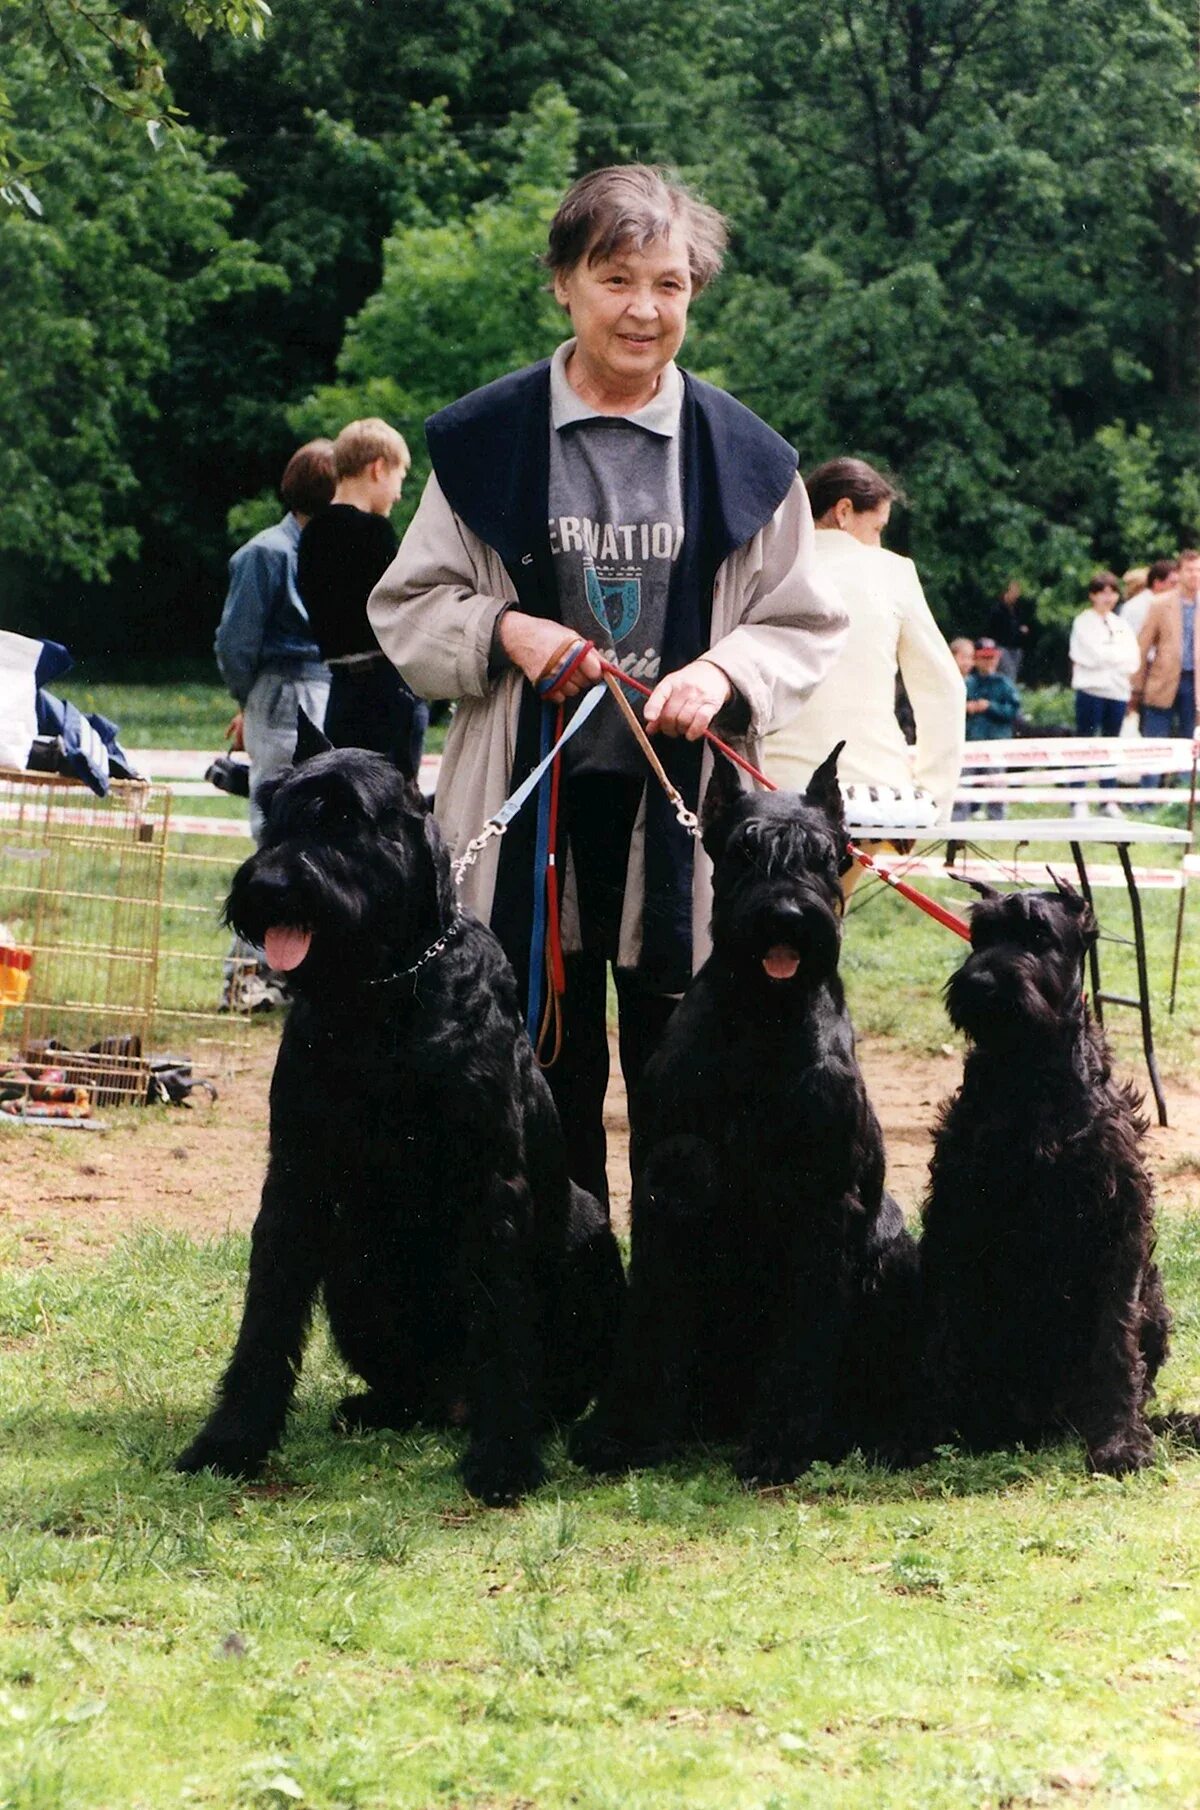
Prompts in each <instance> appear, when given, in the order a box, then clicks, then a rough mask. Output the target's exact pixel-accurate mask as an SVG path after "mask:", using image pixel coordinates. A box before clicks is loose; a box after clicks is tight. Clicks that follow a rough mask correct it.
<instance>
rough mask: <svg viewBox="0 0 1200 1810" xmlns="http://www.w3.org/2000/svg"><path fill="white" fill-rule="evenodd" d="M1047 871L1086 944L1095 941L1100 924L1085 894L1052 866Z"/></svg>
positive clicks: (1098, 933)
mask: <svg viewBox="0 0 1200 1810" xmlns="http://www.w3.org/2000/svg"><path fill="white" fill-rule="evenodd" d="M1046 872H1047V873H1048V874H1049V875H1050V878H1051V879H1052V880H1053V882H1054V890H1055V892H1056V893H1057V894H1058V896H1059V899H1060V900H1061V901H1062V903H1063V905H1064V906H1065V907H1066V909H1067V910H1068V911H1069V912H1070V913H1071V916H1072V917H1073V918H1074V919H1075V920H1076V928H1077V930H1078V931H1079V934H1080V936H1081V937H1082V938H1083V941H1084V946H1085V947H1087V946H1089V945H1090V944H1092V943H1094V942H1095V941H1096V940H1097V938H1098V937H1099V935H1100V926H1099V924H1098V923H1097V922H1096V917H1095V913H1094V912H1093V910H1092V908H1091V906H1090V905H1089V904H1088V902H1087V900H1086V899H1085V898H1084V896H1083V894H1082V893H1081V892H1079V891H1078V890H1077V888H1076V887H1074V886H1072V885H1071V882H1070V881H1069V880H1064V879H1063V877H1062V875H1061V874H1056V873H1055V871H1054V869H1053V868H1052V867H1048V868H1047V869H1046Z"/></svg>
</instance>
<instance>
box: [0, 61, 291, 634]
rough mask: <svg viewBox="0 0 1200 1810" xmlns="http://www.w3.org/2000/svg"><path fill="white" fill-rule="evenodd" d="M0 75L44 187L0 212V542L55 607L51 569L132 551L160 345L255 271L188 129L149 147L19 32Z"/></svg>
mask: <svg viewBox="0 0 1200 1810" xmlns="http://www.w3.org/2000/svg"><path fill="white" fill-rule="evenodd" d="M86 54H87V55H88V56H89V57H90V58H91V59H92V60H93V61H95V62H96V63H97V64H98V65H102V64H103V57H102V54H101V53H99V52H97V51H95V50H93V49H91V48H90V47H89V49H88V52H87V53H86ZM7 75H8V81H9V92H10V95H11V96H12V98H13V103H14V106H15V107H16V109H17V111H18V113H19V116H20V118H21V120H22V128H23V135H24V142H25V144H26V145H27V146H28V147H29V148H30V154H31V156H34V157H36V159H37V161H38V163H39V165H40V167H41V168H42V170H43V173H44V174H43V181H42V192H43V194H44V197H45V200H44V204H43V213H42V215H41V216H40V217H39V216H36V215H33V214H30V213H29V212H28V211H27V210H25V209H18V208H11V209H7V210H3V211H0V292H2V293H3V295H4V313H3V321H4V327H3V339H2V340H0V371H2V381H0V551H3V552H5V553H7V554H9V555H13V556H17V557H18V558H19V559H20V560H21V561H23V562H24V563H25V566H26V568H27V569H34V570H35V571H36V572H39V573H40V574H41V575H42V577H43V580H44V582H45V586H46V589H47V591H50V589H51V587H53V590H52V593H51V594H52V595H53V598H54V607H55V608H56V609H61V610H65V609H66V608H67V598H66V596H65V595H64V588H63V579H64V576H66V575H72V576H74V577H75V578H77V579H85V580H98V579H104V578H105V577H107V576H108V574H109V572H110V570H111V569H112V566H113V563H114V561H116V560H118V559H119V558H121V557H126V558H128V557H132V556H133V555H134V554H135V553H136V552H137V550H138V544H139V536H138V527H137V521H138V509H139V507H143V508H144V506H145V496H144V495H139V491H140V490H142V489H143V488H144V486H145V485H146V483H147V481H149V482H150V486H151V491H152V490H153V474H152V473H147V472H146V471H144V470H143V471H141V472H140V473H139V471H138V469H137V458H136V450H137V445H138V434H139V431H141V429H142V426H143V424H144V423H145V422H146V421H147V420H148V419H149V418H151V417H152V416H153V414H154V411H155V409H156V406H158V405H157V403H156V400H155V389H154V386H155V381H156V379H158V378H159V377H160V376H161V375H162V373H164V372H165V371H166V370H167V369H168V368H169V365H170V362H171V358H172V354H173V351H174V349H175V348H176V347H177V346H178V345H179V343H180V342H181V341H183V340H186V339H188V338H189V337H191V336H195V335H201V334H202V333H203V330H204V322H205V319H206V316H207V314H208V312H209V311H210V310H212V309H213V308H214V307H217V306H219V305H221V304H222V303H223V302H224V301H225V300H226V299H227V298H228V297H229V296H230V295H231V294H233V293H234V292H235V291H238V290H246V289H249V288H254V287H257V286H260V285H261V284H262V283H263V282H264V280H266V279H267V278H269V276H270V273H269V272H267V271H264V269H263V267H262V265H261V263H260V262H259V261H258V259H257V258H256V256H255V252H254V248H253V247H252V246H250V245H248V244H245V243H243V242H239V241H237V240H235V239H233V238H232V237H231V236H230V234H229V231H228V220H229V215H230V211H231V208H232V203H233V197H234V194H235V192H236V183H235V182H234V181H233V179H232V178H231V177H229V176H227V175H220V174H215V173H214V172H213V171H212V170H211V169H210V168H209V167H208V165H207V163H206V160H205V156H204V146H203V144H202V142H201V141H200V140H199V138H198V137H197V135H196V134H195V133H193V132H191V131H188V130H186V129H183V130H179V131H177V132H176V133H174V134H173V136H172V139H171V142H170V143H169V144H168V145H166V146H165V147H164V148H163V149H162V150H161V151H160V152H157V153H156V152H155V151H154V149H153V148H152V146H151V145H150V143H149V141H148V139H147V137H146V136H145V134H131V133H130V132H129V131H128V129H127V128H126V126H125V123H124V122H123V121H121V120H120V119H119V118H117V117H115V116H112V115H109V114H107V113H106V114H105V115H103V116H101V117H100V118H99V119H95V120H94V119H92V118H89V117H88V116H87V114H86V113H84V112H83V110H82V109H81V108H80V106H79V103H78V98H77V96H76V95H75V93H73V92H70V91H68V90H65V89H64V88H63V87H62V86H61V85H60V84H58V83H56V82H55V80H54V79H53V76H52V72H51V70H50V69H49V67H48V64H47V57H46V52H45V51H43V50H40V49H38V48H37V47H35V46H34V45H32V44H28V43H27V44H25V45H23V46H22V47H20V48H19V49H18V50H17V52H16V53H15V55H14V57H13V58H12V59H11V61H10V64H9V67H8V70H7ZM101 77H102V68H99V67H98V70H97V79H98V80H99V79H101ZM197 452H198V449H197V448H195V447H193V449H192V454H191V456H192V458H193V459H195V458H196V456H197ZM139 478H140V480H141V482H140V484H139ZM34 607H35V608H36V609H37V610H38V612H39V621H40V622H41V624H42V626H43V627H45V628H47V629H49V628H51V627H53V626H54V624H53V623H52V622H51V620H50V619H49V618H48V617H47V616H46V615H45V614H44V609H45V608H46V607H48V605H46V604H42V603H37V602H36V600H35V606H34Z"/></svg>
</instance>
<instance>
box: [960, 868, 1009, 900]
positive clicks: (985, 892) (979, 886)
mask: <svg viewBox="0 0 1200 1810" xmlns="http://www.w3.org/2000/svg"><path fill="white" fill-rule="evenodd" d="M954 878H955V879H956V880H958V881H960V882H961V883H962V885H963V886H969V887H970V888H971V891H972V892H977V893H978V894H979V896H980V898H981V899H999V898H1003V896H1004V895H1003V894H1002V893H999V892H997V891H996V888H995V887H994V886H989V885H988V883H987V881H986V880H968V879H967V877H966V875H965V874H955V876H954Z"/></svg>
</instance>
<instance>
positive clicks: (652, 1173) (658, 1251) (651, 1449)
mask: <svg viewBox="0 0 1200 1810" xmlns="http://www.w3.org/2000/svg"><path fill="white" fill-rule="evenodd" d="M717 1194H718V1169H717V1162H716V1158H715V1156H714V1154H713V1151H712V1148H711V1146H710V1145H709V1144H707V1143H706V1142H705V1140H704V1139H703V1138H697V1137H691V1136H686V1135H679V1136H676V1137H671V1138H664V1139H663V1140H662V1142H661V1143H659V1144H658V1145H656V1146H655V1148H654V1150H653V1151H652V1152H651V1153H650V1155H649V1157H648V1158H647V1160H646V1162H645V1164H644V1166H643V1168H642V1171H641V1174H640V1175H639V1177H638V1180H637V1184H636V1186H635V1189H634V1197H633V1262H632V1264H631V1266H630V1274H629V1292H628V1295H627V1297H626V1304H625V1318H624V1322H623V1324H622V1328H621V1335H620V1338H619V1340H618V1344H617V1357H616V1361H615V1363H614V1366H613V1370H612V1374H611V1375H610V1376H609V1377H608V1379H607V1381H606V1382H605V1384H604V1386H603V1388H602V1389H601V1390H600V1394H599V1397H598V1399H597V1401H596V1405H595V1407H594V1408H593V1410H592V1412H591V1413H590V1414H589V1415H588V1417H587V1419H586V1420H584V1421H581V1422H580V1424H579V1425H578V1426H577V1427H575V1428H574V1429H573V1431H572V1433H571V1435H570V1438H569V1441H568V1448H569V1450H570V1453H571V1456H572V1458H573V1459H574V1460H575V1462H576V1464H581V1465H583V1466H584V1468H585V1469H586V1470H589V1471H595V1472H597V1473H599V1474H605V1473H610V1474H611V1473H615V1472H620V1471H628V1470H634V1469H637V1468H640V1467H641V1466H643V1465H651V1464H659V1463H661V1462H662V1461H663V1460H664V1459H666V1458H669V1457H670V1456H671V1454H672V1453H673V1452H675V1451H677V1450H678V1448H679V1447H680V1445H682V1444H683V1443H684V1441H685V1440H686V1439H687V1437H688V1434H689V1433H690V1432H692V1431H693V1430H694V1428H693V1423H694V1421H695V1406H694V1399H693V1398H694V1378H695V1367H696V1350H697V1344H698V1340H699V1338H700V1336H701V1329H702V1323H703V1271H704V1268H705V1265H706V1264H707V1263H708V1262H710V1261H711V1256H712V1215H713V1212H714V1209H715V1205H716V1201H717Z"/></svg>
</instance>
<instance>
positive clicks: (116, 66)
mask: <svg viewBox="0 0 1200 1810" xmlns="http://www.w3.org/2000/svg"><path fill="white" fill-rule="evenodd" d="M160 4H161V5H162V7H163V10H164V13H165V16H166V17H167V18H168V19H174V20H176V21H177V22H178V23H179V24H181V25H183V26H185V27H186V28H187V30H189V31H190V32H192V33H194V34H195V35H196V36H197V37H203V36H204V34H205V33H206V32H207V31H209V30H210V29H212V28H213V27H215V28H217V29H218V30H220V31H224V32H229V33H232V34H234V35H235V36H241V35H243V34H245V33H249V34H250V35H251V36H253V37H261V36H262V32H263V28H264V26H265V24H266V22H267V20H268V19H269V18H270V17H271V9H270V7H269V6H268V4H267V0H160ZM0 43H3V44H4V46H5V49H6V52H7V53H8V55H11V56H13V57H14V58H19V57H20V55H21V53H22V52H23V51H26V50H32V51H34V52H35V53H40V56H41V60H42V67H43V69H44V71H45V77H46V80H47V81H52V82H54V83H55V84H56V85H57V86H60V87H65V88H68V89H73V90H74V91H75V93H76V94H77V95H78V96H79V98H80V99H84V100H90V101H92V102H95V103H98V105H99V106H100V107H101V108H106V109H111V110H112V111H113V112H114V113H118V114H120V115H122V116H123V117H124V118H126V119H128V120H132V121H136V122H137V123H139V124H140V125H142V126H144V127H145V129H146V133H147V136H148V137H149V139H150V142H151V144H152V145H153V146H154V147H155V148H156V149H157V148H158V146H159V145H161V144H163V143H164V142H165V140H166V138H167V135H168V133H169V132H170V131H171V130H172V129H174V128H175V127H177V126H178V124H179V121H180V118H181V114H180V111H179V109H178V108H177V107H176V106H174V105H173V103H172V101H171V97H170V92H169V90H168V86H167V76H166V71H165V69H164V67H163V59H162V55H161V53H160V51H159V49H158V47H157V45H156V44H155V42H154V39H153V38H152V37H151V35H150V30H149V28H148V26H147V25H146V23H145V21H144V19H143V18H142V17H141V16H140V15H139V14H136V13H133V12H130V11H129V10H128V9H127V8H125V7H123V6H120V5H118V4H115V0H0ZM5 68H6V70H7V69H8V57H7V56H6V59H5ZM22 98H23V97H22V93H21V89H20V85H19V84H18V85H17V86H16V87H15V88H14V87H10V86H8V85H7V84H6V83H4V82H3V81H0V201H3V202H7V203H8V205H9V206H10V207H24V208H26V209H27V210H28V211H29V212H30V213H32V214H40V213H41V211H42V202H41V201H40V200H39V198H38V195H37V194H36V193H35V191H34V189H33V188H32V187H31V186H30V179H31V178H33V177H34V176H35V175H36V173H37V171H38V170H39V169H40V168H41V167H42V165H41V162H40V160H39V158H38V154H37V146H36V145H35V144H34V143H32V142H31V141H30V140H29V139H27V138H26V137H25V135H24V133H23V131H22V122H23V118H24V112H23V108H22V105H21V102H22Z"/></svg>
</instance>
